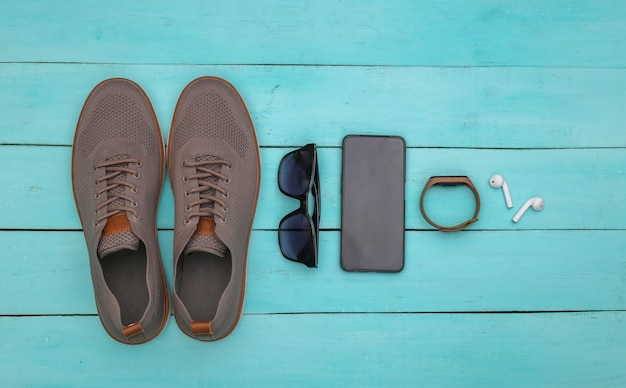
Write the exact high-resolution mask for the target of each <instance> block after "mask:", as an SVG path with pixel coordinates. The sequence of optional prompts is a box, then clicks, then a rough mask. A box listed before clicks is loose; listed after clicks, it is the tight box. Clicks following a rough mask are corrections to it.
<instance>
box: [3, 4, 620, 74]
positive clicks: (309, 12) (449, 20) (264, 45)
mask: <svg viewBox="0 0 626 388" xmlns="http://www.w3.org/2000/svg"><path fill="white" fill-rule="evenodd" d="M625 22H626V9H625V8H624V7H622V6H620V5H619V3H617V4H616V3H615V2H613V1H609V0H602V1H600V0H599V1H594V2H592V3H590V2H585V1H576V2H572V1H567V0H554V1H550V2H545V1H541V0H532V1H525V2H517V3H514V4H513V3H510V4H503V3H500V2H495V1H492V0H476V1H471V2H468V1H437V2H415V1H412V0H396V1H385V2H381V1H376V0H368V1H361V0H349V1H342V2H339V3H338V2H334V1H312V0H307V1H297V2H294V1H288V0H287V1H286V0H282V1H274V2H258V1H250V0H238V1H232V0H221V1H214V2H211V3H210V4H209V3H204V2H191V1H185V2H181V3H180V5H179V6H177V7H172V6H171V3H169V2H167V1H145V0H144V1H134V2H132V3H129V2H126V1H122V0H115V1H110V2H106V3H82V2H79V3H71V4H68V3H66V2H63V1H61V0H57V1H29V2H23V1H4V2H2V3H1V4H0V26H1V27H0V35H1V36H2V37H3V39H2V40H0V61H1V62H90V63H93V62H99V63H167V64H181V63H183V64H333V65H335V64H348V65H364V64H366V65H397V66H403V65H419V66H556V67H596V66H601V67H622V66H623V64H624V63H625V62H626V50H624V45H623V39H624V31H623V25H624V23H625Z"/></svg>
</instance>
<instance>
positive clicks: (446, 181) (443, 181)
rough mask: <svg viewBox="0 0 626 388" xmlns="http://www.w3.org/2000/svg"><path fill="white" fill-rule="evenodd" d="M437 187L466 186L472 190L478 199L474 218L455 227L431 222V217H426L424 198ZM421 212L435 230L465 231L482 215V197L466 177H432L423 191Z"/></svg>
mask: <svg viewBox="0 0 626 388" xmlns="http://www.w3.org/2000/svg"><path fill="white" fill-rule="evenodd" d="M437 185H440V186H458V185H465V186H467V187H468V188H469V189H470V190H472V193H474V198H475V199H476V209H475V210H474V215H473V216H472V218H470V219H469V220H467V221H465V222H462V223H460V224H458V225H455V226H442V225H439V224H437V223H435V222H433V220H431V219H430V217H428V215H426V211H425V210H424V197H425V196H426V192H427V191H428V189H430V188H431V187H433V186H437ZM420 210H421V211H422V216H424V219H425V220H426V222H428V223H429V224H431V225H432V226H434V227H435V228H437V229H439V230H440V231H442V232H456V231H459V230H463V229H465V228H467V227H468V226H470V225H471V224H473V223H474V222H476V221H478V213H480V195H478V190H476V187H475V186H474V184H473V183H472V181H471V180H470V179H469V178H468V177H466V176H432V177H430V179H429V180H428V182H427V183H426V186H425V187H424V190H423V191H422V197H421V198H420Z"/></svg>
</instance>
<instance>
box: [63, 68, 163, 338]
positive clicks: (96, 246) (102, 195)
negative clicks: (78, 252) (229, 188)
mask: <svg viewBox="0 0 626 388" xmlns="http://www.w3.org/2000/svg"><path fill="white" fill-rule="evenodd" d="M164 154H165V151H164V146H163V137H162V135H161V131H160V129H159V124H158V122H157V118H156V115H155V114H154V110H153V109H152V105H151V104H150V101H149V100H148V97H147V96H146V94H145V93H144V91H143V90H142V89H141V88H140V87H139V85H137V84H135V83H134V82H132V81H129V80H126V79H109V80H106V81H103V82H101V83H100V84H98V85H97V86H96V87H95V88H94V89H93V91H92V92H91V94H90V95H89V97H87V100H86V101H85V105H84V106H83V110H82V112H81V114H80V118H79V119H78V125H77V127H76V134H75V137H74V147H73V150H72V186H73V189H74V200H75V201H76V208H77V209H78V214H79V216H80V220H81V223H82V225H83V231H84V233H85V239H86V241H87V250H88V252H89V264H90V268H91V278H92V280H93V286H94V294H95V298H96V306H97V308H98V315H99V316H100V320H101V321H102V325H103V326H104V328H105V330H106V331H107V332H108V333H109V335H110V336H111V337H113V338H114V339H116V340H117V341H120V342H123V343H127V344H140V343H144V342H147V341H149V340H151V339H152V338H154V337H156V336H157V335H158V334H159V333H160V332H161V330H163V327H165V323H166V322H167V319H168V317H169V311H170V310H169V302H168V301H169V297H168V291H167V281H166V278H165V273H164V271H163V265H162V262H161V254H160V251H159V243H158V240H157V228H156V210H157V203H158V201H159V196H160V193H161V186H162V184H163V175H164V171H165V157H164Z"/></svg>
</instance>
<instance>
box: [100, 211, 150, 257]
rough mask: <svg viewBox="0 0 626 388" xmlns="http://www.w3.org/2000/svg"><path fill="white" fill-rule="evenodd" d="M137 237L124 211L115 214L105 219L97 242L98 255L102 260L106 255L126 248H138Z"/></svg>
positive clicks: (134, 249) (132, 249) (133, 249)
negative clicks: (105, 221)
mask: <svg viewBox="0 0 626 388" xmlns="http://www.w3.org/2000/svg"><path fill="white" fill-rule="evenodd" d="M139 243H140V240H139V238H138V237H137V236H136V235H135V233H133V230H132V228H131V226H130V222H129V221H128V217H127V216H126V214H125V213H118V214H115V215H113V216H111V217H109V218H108V219H107V223H106V225H105V226H104V230H103V231H102V237H101V238H100V243H98V257H99V258H100V259H101V260H102V259H104V258H105V257H106V256H108V255H110V254H113V253H116V252H119V251H122V250H124V249H128V250H131V251H136V250H137V249H139Z"/></svg>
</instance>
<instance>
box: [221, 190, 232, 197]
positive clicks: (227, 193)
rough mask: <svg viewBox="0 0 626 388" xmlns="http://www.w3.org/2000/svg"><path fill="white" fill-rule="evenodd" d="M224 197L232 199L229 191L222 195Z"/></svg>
mask: <svg viewBox="0 0 626 388" xmlns="http://www.w3.org/2000/svg"><path fill="white" fill-rule="evenodd" d="M222 197H224V198H230V193H229V192H228V191H227V192H225V193H223V194H222Z"/></svg>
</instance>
